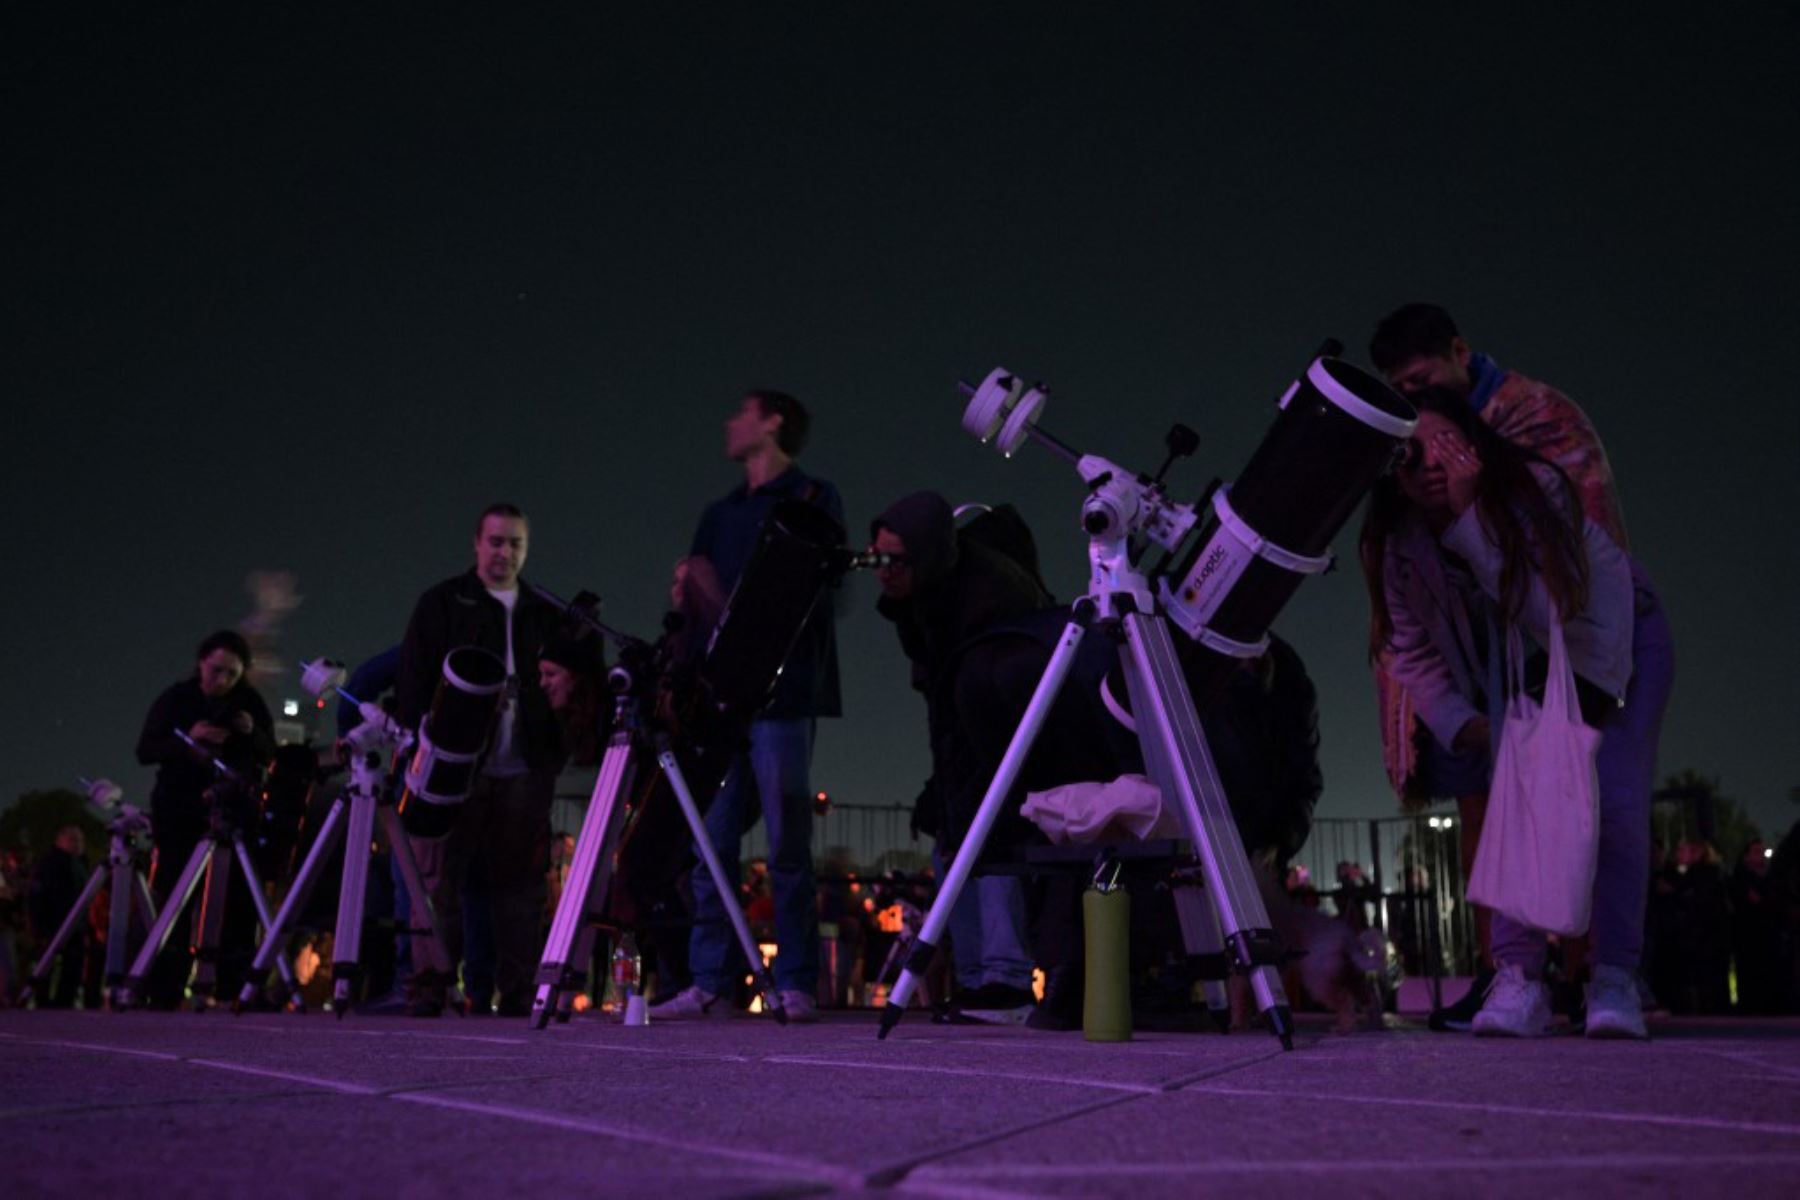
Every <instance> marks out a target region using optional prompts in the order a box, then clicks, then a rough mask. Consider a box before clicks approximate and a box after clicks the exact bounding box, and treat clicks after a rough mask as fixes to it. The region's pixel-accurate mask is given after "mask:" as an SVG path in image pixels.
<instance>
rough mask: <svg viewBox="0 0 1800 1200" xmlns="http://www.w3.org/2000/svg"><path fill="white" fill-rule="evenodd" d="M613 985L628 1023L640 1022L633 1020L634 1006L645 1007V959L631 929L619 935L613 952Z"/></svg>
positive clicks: (639, 1008)
mask: <svg viewBox="0 0 1800 1200" xmlns="http://www.w3.org/2000/svg"><path fill="white" fill-rule="evenodd" d="M612 985H613V992H614V994H615V995H616V996H617V997H618V1003H619V1006H620V1008H621V1009H623V1011H624V1013H625V1020H626V1023H627V1024H640V1023H641V1018H640V1020H639V1021H636V1022H634V1021H632V1019H631V1017H632V1013H633V1008H634V1001H635V1008H636V1009H637V1010H638V1011H640V1012H641V1011H642V1009H643V1003H644V1001H643V986H644V960H643V958H642V957H641V956H640V955H639V954H638V948H637V938H636V936H634V935H633V934H632V933H630V932H629V931H627V932H625V933H622V934H620V935H619V940H618V942H617V943H616V944H615V945H614V946H613V952H612Z"/></svg>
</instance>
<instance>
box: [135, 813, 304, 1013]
mask: <svg viewBox="0 0 1800 1200" xmlns="http://www.w3.org/2000/svg"><path fill="white" fill-rule="evenodd" d="M234 857H235V858H236V860H237V863H238V866H240V867H241V868H242V869H243V872H244V882H245V884H246V885H248V889H249V892H250V899H251V902H252V903H254V904H255V905H256V919H257V921H258V922H259V923H260V924H261V925H262V927H263V929H264V931H265V932H267V931H268V930H269V927H270V919H269V902H268V900H267V899H266V898H265V897H264V895H263V884H262V878H261V877H260V876H259V875H257V873H256V864H255V862H254V861H252V859H251V858H250V848H249V847H248V846H247V845H245V844H244V832H243V830H242V829H239V828H238V826H237V823H236V821H235V820H233V819H232V818H231V817H230V816H229V815H228V814H226V812H225V811H224V807H223V805H222V804H220V803H219V802H216V801H215V803H214V805H213V812H212V828H211V830H210V831H209V832H208V833H207V835H206V837H205V838H203V839H202V840H201V841H200V843H199V844H198V845H196V846H195V847H194V852H193V853H192V854H190V855H189V856H188V860H187V865H186V866H184V867H183V868H182V870H181V875H180V877H179V878H177V879H176V881H175V889H174V891H172V892H170V893H169V901H168V903H167V904H166V905H165V906H164V907H163V910H162V912H161V913H159V914H157V917H156V920H155V922H154V923H153V924H152V925H151V926H150V932H149V933H148V934H147V935H146V936H145V938H144V944H143V946H142V947H141V948H140V949H139V950H138V956H137V958H136V960H134V961H133V962H132V964H131V972H130V974H128V975H127V976H126V977H125V982H124V985H123V986H122V987H120V988H119V991H118V1007H120V1008H130V1007H131V1006H132V1005H133V1004H134V1003H136V1001H137V998H138V997H139V995H141V993H142V990H143V986H144V981H145V979H146V978H148V977H149V974H150V968H151V965H152V964H153V963H155V961H156V956H157V955H159V954H161V953H162V951H163V947H165V946H166V945H168V942H169V935H170V934H171V933H172V932H173V931H174V929H175V922H176V921H177V920H178V919H179V918H180V916H181V914H182V913H183V912H185V911H186V910H187V906H188V902H189V901H191V900H192V899H193V898H194V893H195V892H196V891H197V890H199V889H200V882H201V879H202V877H204V878H205V881H206V888H205V890H204V892H203V893H202V895H201V900H200V910H199V912H198V913H197V914H196V928H195V934H194V941H193V947H194V976H193V984H192V986H193V991H194V1008H195V1010H196V1011H200V1010H202V1009H204V1008H205V1007H206V998H207V997H208V996H210V995H212V993H213V991H214V989H215V987H216V986H217V982H218V966H219V964H218V958H219V933H220V931H221V930H222V929H224V927H225V902H226V896H227V894H228V893H229V892H230V890H231V864H232V859H233V858H234ZM113 904H114V905H115V906H117V904H118V896H117V894H116V893H115V895H114V897H113ZM266 942H267V939H266V938H265V944H266ZM277 965H278V966H279V967H280V968H281V977H282V979H283V980H284V981H285V982H286V983H287V986H288V987H289V988H290V989H291V988H292V987H293V986H294V975H293V972H292V971H291V970H290V969H289V967H288V965H287V963H286V961H285V960H283V961H279V962H278V963H277Z"/></svg>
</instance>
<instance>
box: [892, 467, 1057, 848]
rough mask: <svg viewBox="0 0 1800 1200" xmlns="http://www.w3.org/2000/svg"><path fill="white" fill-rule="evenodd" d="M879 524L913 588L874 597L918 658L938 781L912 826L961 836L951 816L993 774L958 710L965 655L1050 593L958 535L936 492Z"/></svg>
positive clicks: (896, 508) (915, 664)
mask: <svg viewBox="0 0 1800 1200" xmlns="http://www.w3.org/2000/svg"><path fill="white" fill-rule="evenodd" d="M874 528H875V529H876V530H881V529H884V528H885V529H890V530H892V531H893V532H894V533H896V534H898V535H899V537H900V540H901V542H902V543H903V544H904V545H905V547H906V557H907V560H908V563H909V565H910V566H911V568H912V572H913V591H912V594H911V595H909V596H908V597H906V598H905V599H903V600H893V599H890V598H888V597H886V596H883V597H882V598H881V599H880V600H879V601H877V603H876V609H877V611H879V612H880V613H881V615H882V616H884V617H886V618H887V619H888V620H890V621H892V622H893V623H894V627H895V631H896V632H897V633H898V634H899V635H900V648H901V649H902V650H903V651H904V652H905V653H906V657H907V658H908V660H910V662H911V663H912V684H913V687H914V688H915V689H917V690H918V691H919V692H921V693H922V694H923V695H924V697H925V715H926V723H927V726H928V728H929V732H930V738H931V767H932V778H931V780H930V782H929V783H928V784H927V785H926V787H925V790H924V791H923V792H922V793H921V794H920V796H919V798H918V802H917V805H916V807H915V811H914V814H913V828H914V829H915V830H916V831H919V832H923V833H932V834H937V835H949V836H952V837H954V830H955V827H956V824H957V823H956V822H953V821H949V820H947V813H949V812H952V811H955V812H961V811H963V810H969V809H972V808H973V802H974V801H978V800H979V799H980V795H981V792H982V790H983V789H984V788H985V787H986V777H987V776H989V775H991V774H992V772H991V770H989V769H988V763H987V761H986V759H985V757H984V756H982V755H981V754H979V753H978V752H977V749H976V747H975V746H974V745H972V744H971V742H970V738H969V733H970V731H969V730H968V729H966V728H965V727H964V723H963V722H962V721H961V720H960V718H959V717H958V714H957V712H956V679H957V671H958V666H959V662H960V655H961V653H962V651H963V650H964V648H965V647H966V646H967V644H968V643H969V642H970V641H971V640H972V639H974V638H976V637H977V636H978V635H980V634H982V633H983V632H984V631H986V630H988V629H990V628H993V627H994V626H997V625H1000V624H1002V623H1004V622H1007V621H1009V620H1012V619H1014V618H1018V617H1022V616H1024V615H1025V614H1027V613H1031V612H1034V611H1036V610H1038V609H1042V608H1045V607H1047V606H1048V605H1049V603H1050V597H1049V594H1048V593H1047V592H1046V591H1045V590H1044V588H1043V585H1042V584H1040V583H1039V582H1038V581H1037V579H1036V578H1035V576H1034V575H1033V574H1032V573H1031V572H1030V571H1028V570H1027V569H1026V568H1025V567H1024V566H1022V565H1021V564H1019V563H1018V562H1015V561H1014V560H1013V559H1012V558H1009V557H1008V556H1007V555H1005V554H1002V553H1000V552H998V551H996V550H993V549H990V548H989V547H987V546H986V545H983V544H981V543H979V542H975V541H972V540H967V539H964V538H962V537H960V536H959V535H958V533H957V530H956V521H955V517H954V514H953V513H952V511H951V509H950V505H949V504H948V502H946V501H945V500H944V498H943V497H942V496H939V495H938V494H937V493H935V492H919V493H915V494H914V495H911V496H907V497H906V498H904V499H902V500H899V501H896V502H895V503H894V504H893V505H892V506H891V507H890V508H889V509H888V510H887V511H886V512H884V513H882V514H881V516H880V517H878V518H876V520H875V522H874Z"/></svg>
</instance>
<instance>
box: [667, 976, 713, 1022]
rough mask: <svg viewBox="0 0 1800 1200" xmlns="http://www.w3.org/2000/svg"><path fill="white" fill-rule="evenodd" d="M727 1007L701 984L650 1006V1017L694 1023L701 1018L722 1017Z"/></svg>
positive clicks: (686, 988)
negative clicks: (693, 1021)
mask: <svg viewBox="0 0 1800 1200" xmlns="http://www.w3.org/2000/svg"><path fill="white" fill-rule="evenodd" d="M726 1007H727V1006H726V1005H723V1004H720V1003H719V997H717V996H715V995H713V994H712V993H711V992H709V991H705V990H704V989H702V988H701V987H700V985H699V984H694V985H693V986H691V987H685V988H682V989H681V990H680V991H679V992H676V993H675V994H674V995H673V996H664V997H662V998H661V999H659V1000H657V1001H656V1003H654V1004H652V1005H651V1006H650V1015H651V1016H652V1017H653V1018H654V1019H656V1020H658V1021H692V1020H696V1019H698V1018H701V1017H722V1016H724V1015H725V1009H726Z"/></svg>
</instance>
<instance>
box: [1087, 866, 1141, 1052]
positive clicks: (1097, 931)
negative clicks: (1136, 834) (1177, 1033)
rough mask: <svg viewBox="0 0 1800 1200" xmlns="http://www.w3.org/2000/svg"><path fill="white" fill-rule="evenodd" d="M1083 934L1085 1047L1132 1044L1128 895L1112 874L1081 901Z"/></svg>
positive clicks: (1097, 881) (1090, 889) (1097, 883)
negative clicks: (1110, 1043)
mask: <svg viewBox="0 0 1800 1200" xmlns="http://www.w3.org/2000/svg"><path fill="white" fill-rule="evenodd" d="M1081 920H1082V925H1083V926H1084V927H1085V929H1086V932H1087V986H1086V988H1085V995H1084V996H1083V1000H1082V1008H1081V1032H1082V1034H1083V1035H1084V1036H1086V1038H1087V1040H1088V1041H1090V1042H1129V1041H1130V1040H1131V895H1130V893H1129V892H1127V891H1126V890H1125V889H1124V887H1122V886H1121V885H1120V883H1119V875H1118V871H1117V869H1116V868H1115V869H1114V871H1113V874H1112V881H1111V882H1110V883H1104V882H1102V881H1101V880H1100V879H1099V878H1098V877H1096V878H1095V880H1094V886H1093V887H1091V888H1089V889H1088V890H1087V891H1086V892H1085V893H1084V894H1083V895H1082V897H1081Z"/></svg>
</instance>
